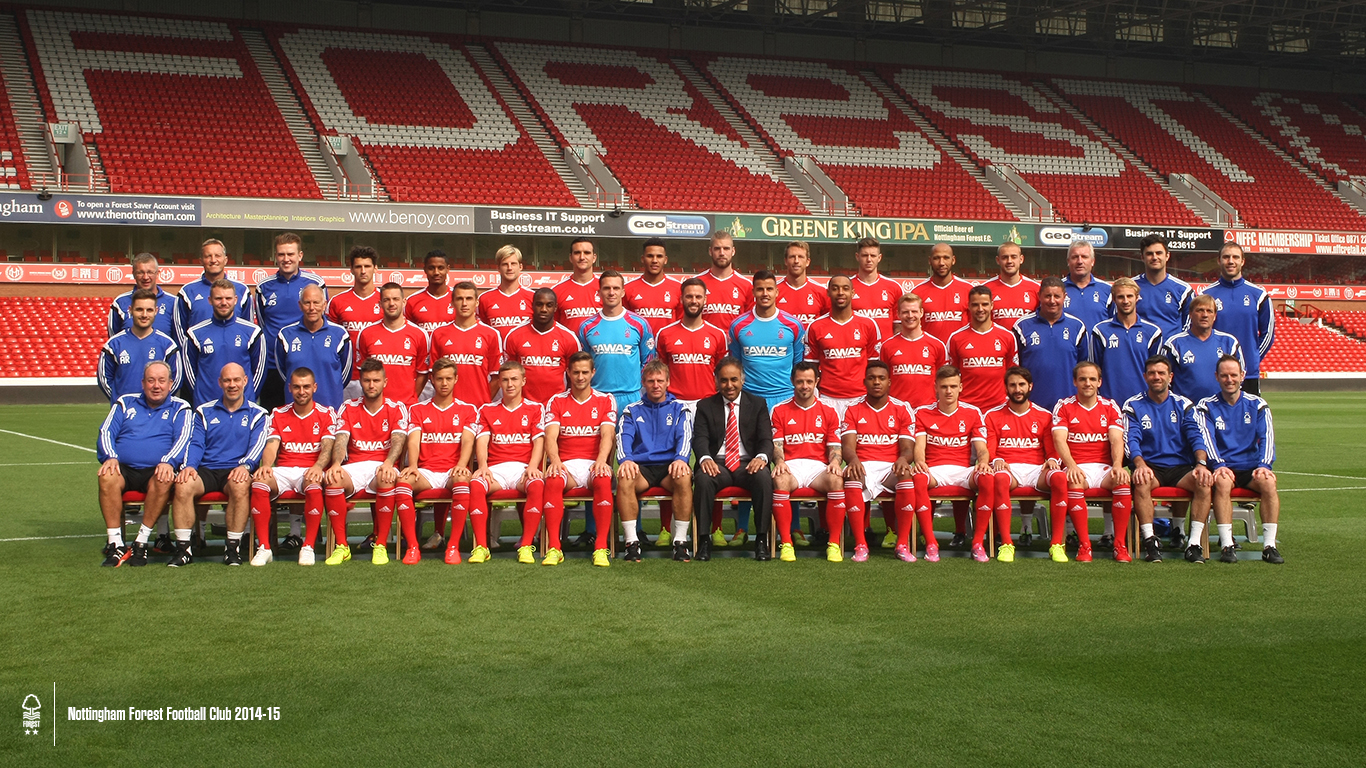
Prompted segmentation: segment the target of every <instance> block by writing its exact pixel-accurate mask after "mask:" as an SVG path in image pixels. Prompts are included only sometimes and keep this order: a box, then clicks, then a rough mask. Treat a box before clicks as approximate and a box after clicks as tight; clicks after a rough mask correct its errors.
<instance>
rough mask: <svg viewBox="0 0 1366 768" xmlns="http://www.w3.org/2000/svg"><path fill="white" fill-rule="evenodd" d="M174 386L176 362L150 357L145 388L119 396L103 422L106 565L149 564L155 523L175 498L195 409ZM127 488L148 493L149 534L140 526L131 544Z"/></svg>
mask: <svg viewBox="0 0 1366 768" xmlns="http://www.w3.org/2000/svg"><path fill="white" fill-rule="evenodd" d="M171 388H172V374H171V367H170V366H169V365H167V364H166V363H164V362H162V361H159V360H158V361H155V362H151V363H148V364H147V365H146V367H144V368H143V371H142V394H138V395H124V396H123V397H120V398H118V399H117V400H115V401H114V404H113V406H111V407H110V409H109V415H108V416H106V417H104V423H102V424H101V425H100V438H99V444H98V445H97V446H96V448H97V450H96V451H95V455H96V457H97V458H98V459H99V460H100V470H99V473H98V475H97V480H98V481H99V488H100V513H101V514H103V515H104V526H105V531H106V533H107V534H108V536H109V543H108V544H106V545H105V547H104V552H103V554H104V563H103V565H105V566H109V567H113V568H117V567H118V566H120V565H123V564H124V563H128V564H129V565H146V564H147V547H148V545H147V539H148V538H149V537H150V536H151V533H152V524H154V523H156V521H157V519H158V518H160V517H161V513H162V511H163V510H165V508H166V502H167V501H169V500H170V498H171V486H172V484H173V483H174V482H175V468H176V467H178V466H180V465H182V464H184V463H185V454H186V453H187V452H188V450H189V445H190V436H191V434H192V433H193V430H194V424H193V423H192V422H193V419H192V416H193V413H194V411H193V410H192V409H191V408H190V404H189V403H187V402H185V401H184V400H181V399H180V398H178V397H172V396H171ZM124 491H137V492H139V493H145V494H147V496H146V499H145V500H144V502H143V525H142V530H143V531H146V535H145V536H144V535H142V533H141V532H140V533H139V538H140V541H139V542H138V543H134V544H133V546H132V547H131V548H129V547H128V546H126V545H125V544H124V543H123V493H124ZM135 555H136V557H135Z"/></svg>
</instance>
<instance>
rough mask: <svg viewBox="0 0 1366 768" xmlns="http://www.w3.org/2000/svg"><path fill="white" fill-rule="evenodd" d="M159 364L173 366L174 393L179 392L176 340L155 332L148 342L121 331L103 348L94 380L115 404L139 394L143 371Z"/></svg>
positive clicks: (178, 356)
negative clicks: (156, 363) (129, 396)
mask: <svg viewBox="0 0 1366 768" xmlns="http://www.w3.org/2000/svg"><path fill="white" fill-rule="evenodd" d="M158 361H160V362H163V363H166V364H167V365H169V366H170V367H171V391H172V392H175V391H176V390H178V389H180V347H179V346H178V345H177V344H176V343H175V340H174V339H172V338H171V337H170V336H167V335H166V334H164V333H162V332H161V331H158V330H155V329H153V330H152V332H151V333H149V334H147V338H145V339H139V338H138V337H137V336H136V335H135V334H134V333H133V332H132V331H119V332H118V333H116V334H114V336H113V338H111V339H109V341H106V342H105V343H104V346H103V347H102V348H101V349H100V362H99V365H97V366H96V370H95V378H96V380H97V381H98V382H99V385H100V389H101V390H102V391H103V392H104V396H105V397H107V398H109V402H110V403H111V404H112V403H113V402H114V401H115V400H117V399H119V398H120V397H123V396H124V395H136V394H140V393H141V392H142V371H143V369H144V368H146V367H147V364H148V363H153V362H158Z"/></svg>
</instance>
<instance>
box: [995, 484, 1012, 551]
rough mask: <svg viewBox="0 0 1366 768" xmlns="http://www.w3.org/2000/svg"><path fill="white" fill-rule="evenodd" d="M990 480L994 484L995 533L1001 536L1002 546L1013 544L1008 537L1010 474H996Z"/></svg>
mask: <svg viewBox="0 0 1366 768" xmlns="http://www.w3.org/2000/svg"><path fill="white" fill-rule="evenodd" d="M991 480H992V482H994V483H995V484H996V489H995V490H996V493H995V494H994V498H995V501H996V532H997V533H999V534H1000V535H1001V543H1002V544H1014V543H1015V540H1014V539H1012V538H1011V536H1010V473H1009V472H997V473H996V474H994V475H992V476H991Z"/></svg>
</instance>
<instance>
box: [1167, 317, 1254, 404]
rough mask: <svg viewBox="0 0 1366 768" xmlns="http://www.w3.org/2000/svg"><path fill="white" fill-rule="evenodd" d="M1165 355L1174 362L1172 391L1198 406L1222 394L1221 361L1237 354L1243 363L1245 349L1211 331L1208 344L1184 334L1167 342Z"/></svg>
mask: <svg viewBox="0 0 1366 768" xmlns="http://www.w3.org/2000/svg"><path fill="white" fill-rule="evenodd" d="M1163 354H1165V355H1166V356H1167V359H1168V360H1171V361H1172V391H1174V392H1176V393H1177V394H1179V395H1183V396H1185V397H1186V398H1188V399H1189V400H1190V401H1191V402H1192V403H1198V402H1200V401H1201V400H1204V399H1205V398H1207V397H1210V396H1212V395H1217V394H1219V377H1218V376H1217V375H1216V374H1217V370H1216V369H1218V367H1219V358H1220V357H1222V356H1224V355H1233V356H1234V357H1236V358H1238V359H1239V360H1242V359H1243V347H1242V345H1241V344H1239V343H1238V340H1237V339H1235V338H1233V337H1232V336H1230V335H1229V334H1227V333H1224V332H1223V331H1211V332H1210V335H1209V338H1207V339H1205V340H1204V341H1201V340H1200V339H1197V338H1196V337H1195V336H1192V335H1191V333H1190V331H1184V332H1182V333H1178V334H1176V335H1175V336H1173V337H1171V338H1170V339H1167V343H1166V345H1165V346H1164V348H1163Z"/></svg>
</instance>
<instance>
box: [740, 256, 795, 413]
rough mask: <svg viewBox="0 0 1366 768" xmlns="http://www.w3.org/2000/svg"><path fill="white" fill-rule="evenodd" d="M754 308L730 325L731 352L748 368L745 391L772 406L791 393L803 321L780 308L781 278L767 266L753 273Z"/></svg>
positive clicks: (746, 369) (788, 396)
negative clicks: (778, 305) (779, 288)
mask: <svg viewBox="0 0 1366 768" xmlns="http://www.w3.org/2000/svg"><path fill="white" fill-rule="evenodd" d="M753 293H754V309H751V310H750V311H748V312H746V313H744V314H743V315H741V316H740V317H739V318H737V319H736V321H735V322H734V323H732V324H731V326H730V340H731V341H730V354H731V356H732V357H734V358H736V359H738V360H739V361H740V364H741V366H743V367H744V370H745V391H747V392H752V393H754V394H756V395H758V396H759V397H762V398H764V400H765V401H767V402H768V407H769V410H772V409H773V407H774V406H776V405H777V404H778V403H781V402H782V401H784V400H786V399H788V398H790V397H791V396H792V371H793V369H794V368H795V366H796V365H797V363H798V362H800V361H801V359H802V352H803V350H802V344H803V342H804V339H803V338H802V325H801V323H800V322H798V321H797V318H795V317H793V316H792V315H789V314H788V313H786V312H783V311H781V310H779V309H778V307H777V301H778V278H777V277H775V276H774V275H773V273H772V272H769V271H768V270H766V269H761V270H759V271H758V272H757V273H755V275H754V288H753Z"/></svg>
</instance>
